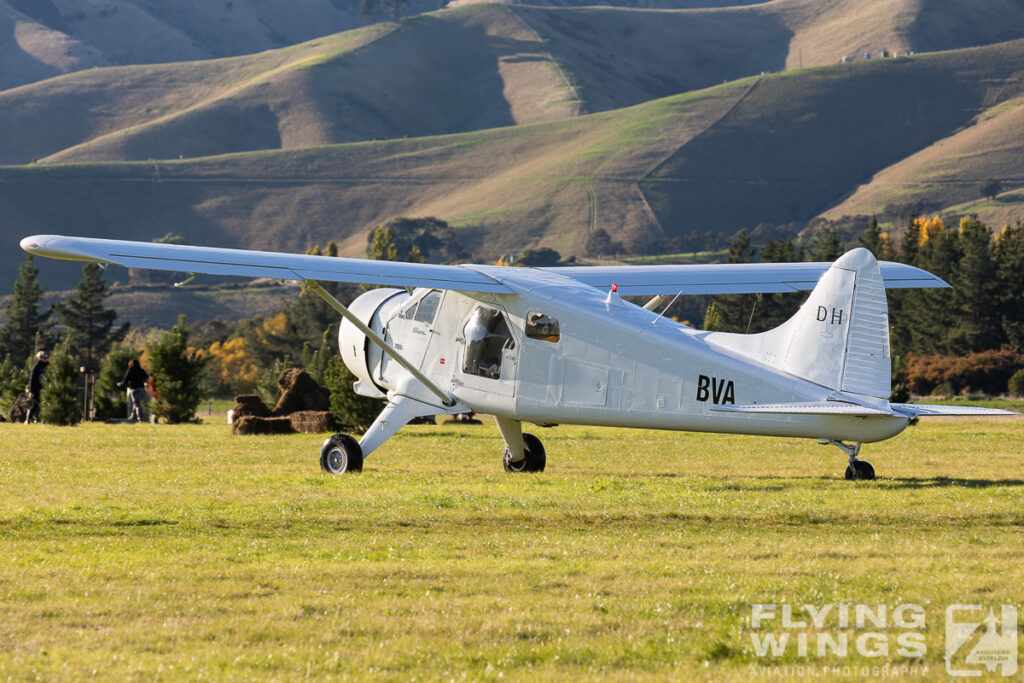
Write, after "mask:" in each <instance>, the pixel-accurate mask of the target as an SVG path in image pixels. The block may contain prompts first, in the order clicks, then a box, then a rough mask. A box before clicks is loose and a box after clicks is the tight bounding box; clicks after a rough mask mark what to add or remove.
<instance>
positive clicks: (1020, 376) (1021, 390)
mask: <svg viewBox="0 0 1024 683" xmlns="http://www.w3.org/2000/svg"><path fill="white" fill-rule="evenodd" d="M1006 391H1007V392H1008V393H1009V394H1010V395H1011V396H1024V369H1021V370H1018V371H1017V372H1015V373H1013V376H1012V377H1010V381H1009V382H1007V383H1006Z"/></svg>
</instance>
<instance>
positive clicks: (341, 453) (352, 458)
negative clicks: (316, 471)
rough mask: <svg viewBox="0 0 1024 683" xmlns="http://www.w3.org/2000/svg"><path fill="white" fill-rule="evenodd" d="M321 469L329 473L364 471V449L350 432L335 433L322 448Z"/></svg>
mask: <svg viewBox="0 0 1024 683" xmlns="http://www.w3.org/2000/svg"><path fill="white" fill-rule="evenodd" d="M320 469H322V470H323V471H324V472H327V473H328V474H344V473H345V472H362V471H363V449H362V448H360V447H359V442H358V441H356V440H355V439H353V438H352V437H351V436H349V435H348V434H335V435H333V436H331V437H330V438H328V439H327V441H324V445H323V447H322V448H321V449H320Z"/></svg>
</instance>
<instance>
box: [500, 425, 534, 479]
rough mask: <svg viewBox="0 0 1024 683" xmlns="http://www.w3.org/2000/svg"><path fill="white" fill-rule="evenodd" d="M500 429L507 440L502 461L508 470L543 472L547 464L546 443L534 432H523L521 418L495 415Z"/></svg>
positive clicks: (503, 437)
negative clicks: (511, 418)
mask: <svg viewBox="0 0 1024 683" xmlns="http://www.w3.org/2000/svg"><path fill="white" fill-rule="evenodd" d="M494 421H495V422H497V423H498V431H499V432H501V438H502V439H504V440H505V453H504V454H503V455H502V457H501V462H502V464H503V465H504V466H505V471H506V472H543V471H544V465H545V464H547V456H546V455H545V453H544V444H542V443H541V442H540V439H538V438H537V437H535V436H534V435H533V434H524V433H523V424H522V423H521V422H520V421H519V420H510V419H508V418H507V417H495V418H494Z"/></svg>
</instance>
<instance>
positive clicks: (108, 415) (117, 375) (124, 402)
mask: <svg viewBox="0 0 1024 683" xmlns="http://www.w3.org/2000/svg"><path fill="white" fill-rule="evenodd" d="M138 357H139V352H138V351H136V350H135V349H133V348H132V347H130V346H127V345H126V344H121V343H118V344H114V345H113V346H111V347H110V351H109V352H108V353H107V355H106V356H104V357H103V360H102V361H101V362H100V371H99V374H98V375H97V376H96V388H95V392H96V393H95V398H94V399H93V405H94V406H95V409H96V417H97V418H98V419H101V420H109V419H112V418H124V417H126V416H127V415H128V397H127V395H126V393H125V390H124V389H122V388H121V387H119V386H117V383H118V382H120V381H121V380H122V379H124V374H125V372H127V370H128V361H130V360H132V359H138Z"/></svg>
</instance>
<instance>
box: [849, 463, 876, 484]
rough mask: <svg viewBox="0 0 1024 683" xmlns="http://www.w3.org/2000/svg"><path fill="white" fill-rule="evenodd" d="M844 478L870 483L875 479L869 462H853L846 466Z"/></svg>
mask: <svg viewBox="0 0 1024 683" xmlns="http://www.w3.org/2000/svg"><path fill="white" fill-rule="evenodd" d="M846 478H847V479H848V480H853V479H863V480H864V481H870V480H872V479H874V478H875V468H874V467H872V466H871V463H869V462H864V461H863V460H854V461H853V462H852V463H850V464H849V465H847V466H846Z"/></svg>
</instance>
